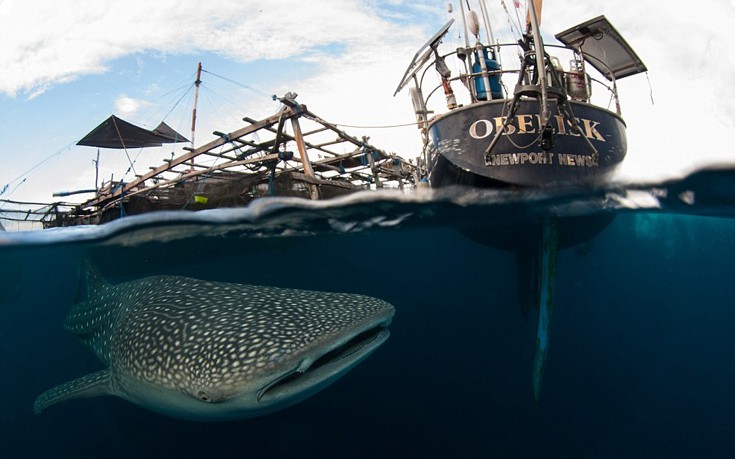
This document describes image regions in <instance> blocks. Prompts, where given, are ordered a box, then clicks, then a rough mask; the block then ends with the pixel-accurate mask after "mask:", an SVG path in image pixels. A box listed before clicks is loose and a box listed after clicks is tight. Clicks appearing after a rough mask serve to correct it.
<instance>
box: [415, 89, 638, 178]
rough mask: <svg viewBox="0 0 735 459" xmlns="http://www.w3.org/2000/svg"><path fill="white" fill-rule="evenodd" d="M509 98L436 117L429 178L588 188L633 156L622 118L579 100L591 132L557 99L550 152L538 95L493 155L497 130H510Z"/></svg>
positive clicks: (579, 114)
mask: <svg viewBox="0 0 735 459" xmlns="http://www.w3.org/2000/svg"><path fill="white" fill-rule="evenodd" d="M509 103H510V102H509V101H508V100H494V101H488V102H483V103H478V104H473V105H471V106H468V107H461V108H458V109H456V110H453V111H451V112H449V113H447V114H445V115H442V116H438V117H437V118H435V119H434V120H433V121H432V122H431V123H430V125H429V137H430V147H429V182H430V184H431V185H432V186H433V187H442V186H449V185H467V186H475V187H484V188H507V187H531V188H535V187H538V188H545V187H553V186H580V185H585V184H589V183H595V182H599V181H602V180H605V179H606V178H608V177H609V176H610V174H611V173H612V172H613V171H614V170H615V167H616V166H617V165H618V164H620V162H621V161H622V160H623V158H624V157H625V153H626V150H627V140H626V135H625V122H624V121H623V120H622V118H620V117H619V116H618V115H616V114H615V113H613V112H610V111H608V110H605V109H602V108H599V107H595V106H593V105H589V104H585V103H581V102H574V101H570V105H571V107H572V110H573V112H574V117H575V118H576V120H577V124H578V126H579V128H580V129H581V131H582V133H583V134H579V133H578V132H577V131H576V130H574V129H573V127H572V126H571V123H569V122H568V121H566V120H565V119H564V118H563V117H562V115H559V114H558V112H559V111H558V109H557V107H556V102H554V101H552V102H551V107H550V108H551V113H552V118H551V125H552V127H553V131H554V133H553V135H552V136H551V140H552V146H551V148H550V149H549V150H546V151H545V150H543V149H542V148H541V146H540V142H539V140H540V139H541V129H540V127H539V116H538V113H539V111H540V110H539V104H538V102H537V101H536V100H533V99H529V100H521V101H520V103H519V107H518V110H517V111H516V113H515V115H514V116H513V118H512V120H511V123H510V124H509V125H508V127H507V128H506V130H505V133H504V134H503V135H502V136H501V137H500V139H499V141H498V143H497V144H496V145H495V147H494V148H493V150H492V151H491V152H490V154H486V149H487V148H488V146H489V145H490V142H491V141H492V140H493V137H494V136H495V134H496V132H498V131H499V130H501V129H502V126H503V123H504V121H505V117H504V114H506V112H507V105H509ZM587 140H588V141H589V142H587ZM590 144H591V145H592V146H594V148H595V150H596V152H595V151H594V150H593V149H592V148H590Z"/></svg>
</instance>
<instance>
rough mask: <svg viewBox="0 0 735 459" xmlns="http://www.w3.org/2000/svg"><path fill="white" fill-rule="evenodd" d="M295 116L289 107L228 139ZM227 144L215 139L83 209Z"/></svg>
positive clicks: (221, 139)
mask: <svg viewBox="0 0 735 459" xmlns="http://www.w3.org/2000/svg"><path fill="white" fill-rule="evenodd" d="M293 115H294V110H293V109H291V108H289V107H287V108H285V109H284V110H283V111H281V112H279V113H277V114H275V115H273V116H270V117H268V118H265V119H263V120H261V121H257V122H255V123H253V124H251V125H250V126H245V127H244V128H240V129H238V130H236V131H233V132H231V133H230V134H228V137H229V139H235V138H240V137H242V136H245V135H248V134H251V133H253V132H255V131H257V130H258V129H262V128H264V127H266V126H271V125H273V124H275V123H277V122H278V120H279V119H282V118H289V117H291V116H293ZM226 143H228V140H227V139H224V138H219V139H215V140H213V141H211V142H209V143H207V144H205V145H202V146H201V147H199V148H196V149H195V150H193V151H190V152H188V153H185V154H183V155H181V156H178V157H176V158H174V159H172V160H171V161H167V163H168V164H163V165H161V166H158V167H157V168H155V169H154V170H152V171H150V172H148V173H146V174H144V175H143V176H141V177H140V178H137V179H135V180H133V181H132V182H130V183H128V184H127V185H125V186H124V187H123V188H122V189H120V188H118V189H117V190H115V191H114V192H112V193H110V194H109V195H107V196H99V197H97V198H94V199H90V200H89V201H87V202H85V203H84V204H82V207H83V208H86V207H98V206H100V205H104V204H105V203H107V202H109V201H112V200H114V199H117V198H118V197H119V196H121V195H124V194H127V193H128V192H130V191H131V190H133V189H134V188H135V187H137V186H138V185H140V184H142V183H143V182H145V181H146V180H148V179H149V178H152V177H155V176H156V175H159V174H161V173H163V172H166V171H168V170H170V169H171V168H173V167H174V166H178V165H179V164H182V163H185V162H187V161H189V160H191V159H193V158H196V157H197V156H199V155H201V154H203V153H205V152H207V151H209V150H212V149H214V148H217V147H220V146H222V145H225V144H226Z"/></svg>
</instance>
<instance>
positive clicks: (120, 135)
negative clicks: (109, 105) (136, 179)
mask: <svg viewBox="0 0 735 459" xmlns="http://www.w3.org/2000/svg"><path fill="white" fill-rule="evenodd" d="M112 124H113V125H114V126H115V132H117V136H118V138H119V139H120V143H121V144H122V146H123V151H125V156H127V157H128V162H129V163H130V167H129V168H128V170H127V171H126V172H125V175H128V172H130V169H133V174H135V175H138V173H137V172H136V171H135V166H133V161H132V160H131V159H130V155H129V154H128V148H127V147H126V146H125V141H124V140H123V137H122V134H120V129H119V128H118V127H117V122H116V121H115V118H113V119H112ZM125 175H123V179H124V178H125Z"/></svg>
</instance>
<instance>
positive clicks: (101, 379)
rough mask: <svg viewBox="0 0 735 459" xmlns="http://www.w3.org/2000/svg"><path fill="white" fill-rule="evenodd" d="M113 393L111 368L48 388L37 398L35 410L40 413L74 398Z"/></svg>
mask: <svg viewBox="0 0 735 459" xmlns="http://www.w3.org/2000/svg"><path fill="white" fill-rule="evenodd" d="M112 394H113V391H112V386H111V385H110V370H109V369H105V370H102V371H98V372H96V373H91V374H88V375H86V376H82V377H81V378H77V379H75V380H73V381H69V382H67V383H64V384H60V385H58V386H56V387H54V388H52V389H49V390H47V391H46V392H44V393H43V394H41V395H40V396H39V397H38V398H37V399H36V402H35V403H34V404H33V412H34V413H36V414H39V413H41V411H43V410H45V409H46V408H48V407H49V406H51V405H54V404H56V403H59V402H65V401H67V400H71V399H74V398H88V397H97V396H98V395H112Z"/></svg>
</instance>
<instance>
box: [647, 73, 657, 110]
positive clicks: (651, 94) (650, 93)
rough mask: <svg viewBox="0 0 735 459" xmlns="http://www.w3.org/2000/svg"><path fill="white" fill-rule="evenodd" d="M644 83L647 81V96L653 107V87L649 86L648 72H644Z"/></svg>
mask: <svg viewBox="0 0 735 459" xmlns="http://www.w3.org/2000/svg"><path fill="white" fill-rule="evenodd" d="M646 81H648V94H649V95H650V97H651V105H655V104H654V103H653V86H651V80H650V79H649V78H648V72H646Z"/></svg>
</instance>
